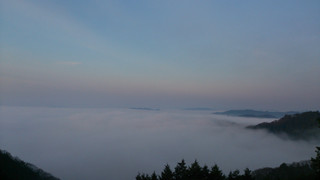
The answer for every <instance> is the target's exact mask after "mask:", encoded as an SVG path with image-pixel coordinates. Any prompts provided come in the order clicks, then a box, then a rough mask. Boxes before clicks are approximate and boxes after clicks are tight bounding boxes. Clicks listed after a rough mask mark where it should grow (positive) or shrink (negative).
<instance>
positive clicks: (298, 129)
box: [247, 111, 320, 139]
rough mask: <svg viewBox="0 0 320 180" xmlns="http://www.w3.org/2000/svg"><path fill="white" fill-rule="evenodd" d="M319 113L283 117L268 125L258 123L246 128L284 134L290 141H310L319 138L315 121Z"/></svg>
mask: <svg viewBox="0 0 320 180" xmlns="http://www.w3.org/2000/svg"><path fill="white" fill-rule="evenodd" d="M318 118H320V113H319V111H315V112H312V111H310V112H304V113H300V114H294V115H285V116H284V117H283V118H281V119H279V120H276V121H272V122H270V123H266V122H265V123H260V124H258V125H255V126H248V127H247V128H249V129H265V130H267V131H268V132H270V133H274V134H277V135H281V134H285V135H287V136H288V137H290V138H292V139H310V138H317V137H319V136H320V129H319V128H318V122H317V119H318Z"/></svg>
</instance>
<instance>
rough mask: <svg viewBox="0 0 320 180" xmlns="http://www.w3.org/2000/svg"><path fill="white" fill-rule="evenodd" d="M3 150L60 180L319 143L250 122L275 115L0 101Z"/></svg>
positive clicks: (271, 163) (257, 155)
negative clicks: (290, 137)
mask: <svg viewBox="0 0 320 180" xmlns="http://www.w3.org/2000/svg"><path fill="white" fill-rule="evenodd" d="M0 115H1V116H0V148H1V149H4V150H7V151H9V152H10V153H12V154H13V155H14V156H18V157H20V158H21V159H22V160H24V161H26V162H30V163H32V164H35V165H36V166H38V167H40V168H42V169H44V170H45V171H47V172H50V173H52V174H53V175H54V176H56V177H59V178H61V179H65V180H76V179H96V180H100V179H114V180H128V179H134V178H135V176H136V175H137V174H138V172H142V173H152V172H153V171H156V173H159V172H160V171H161V170H162V169H163V167H164V165H165V164H166V163H168V164H169V165H170V166H171V168H174V166H175V165H176V163H177V162H179V161H181V160H182V159H185V160H186V162H187V164H190V163H191V162H193V161H194V160H195V159H197V160H198V161H199V163H200V164H207V165H208V166H212V165H214V164H218V166H219V167H220V168H221V169H222V170H223V171H224V173H228V172H229V171H230V170H235V169H239V170H241V171H242V170H243V169H244V168H247V167H248V168H250V169H257V168H262V167H275V166H278V165H280V164H281V163H283V162H287V163H290V162H294V161H300V160H306V159H310V157H311V156H314V149H315V146H316V145H318V144H319V141H291V140H285V139H281V138H279V137H277V136H274V135H272V134H269V133H267V132H265V131H253V130H248V129H245V127H246V126H247V125H254V124H257V123H260V122H266V121H272V120H274V119H257V118H243V117H230V116H222V115H215V114H212V112H211V111H186V110H177V109H176V110H162V109H161V110H160V111H147V110H134V109H119V108H118V109H112V108H99V109H98V108H96V109H93V108H91V109H89V108H45V107H41V108H40V107H6V106H2V107H0Z"/></svg>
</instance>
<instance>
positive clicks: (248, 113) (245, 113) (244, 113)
mask: <svg viewBox="0 0 320 180" xmlns="http://www.w3.org/2000/svg"><path fill="white" fill-rule="evenodd" d="M296 113H298V112H294V111H288V112H270V111H256V110H250V109H246V110H229V111H225V112H215V113H214V114H221V115H228V116H239V117H255V118H281V117H283V116H284V115H290V114H296Z"/></svg>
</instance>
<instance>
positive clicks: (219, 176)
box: [209, 164, 225, 180]
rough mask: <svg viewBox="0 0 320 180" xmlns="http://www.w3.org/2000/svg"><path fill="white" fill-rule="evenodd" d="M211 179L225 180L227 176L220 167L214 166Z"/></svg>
mask: <svg viewBox="0 0 320 180" xmlns="http://www.w3.org/2000/svg"><path fill="white" fill-rule="evenodd" d="M209 179H210V180H211V179H212V180H213V179H214V180H223V179H225V176H224V174H223V173H222V171H221V170H220V169H219V167H218V165H216V164H215V165H214V166H213V167H212V168H211V172H210V175H209Z"/></svg>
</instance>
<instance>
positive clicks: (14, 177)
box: [0, 150, 59, 180]
mask: <svg viewBox="0 0 320 180" xmlns="http://www.w3.org/2000/svg"><path fill="white" fill-rule="evenodd" d="M0 179H1V180H59V179H58V178H56V177H54V176H52V175H51V174H49V173H47V172H45V171H43V170H42V169H40V168H38V167H36V166H35V165H33V164H30V163H26V162H24V161H22V160H20V159H19V158H17V157H13V156H12V155H11V154H10V153H9V152H7V151H4V150H0Z"/></svg>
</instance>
